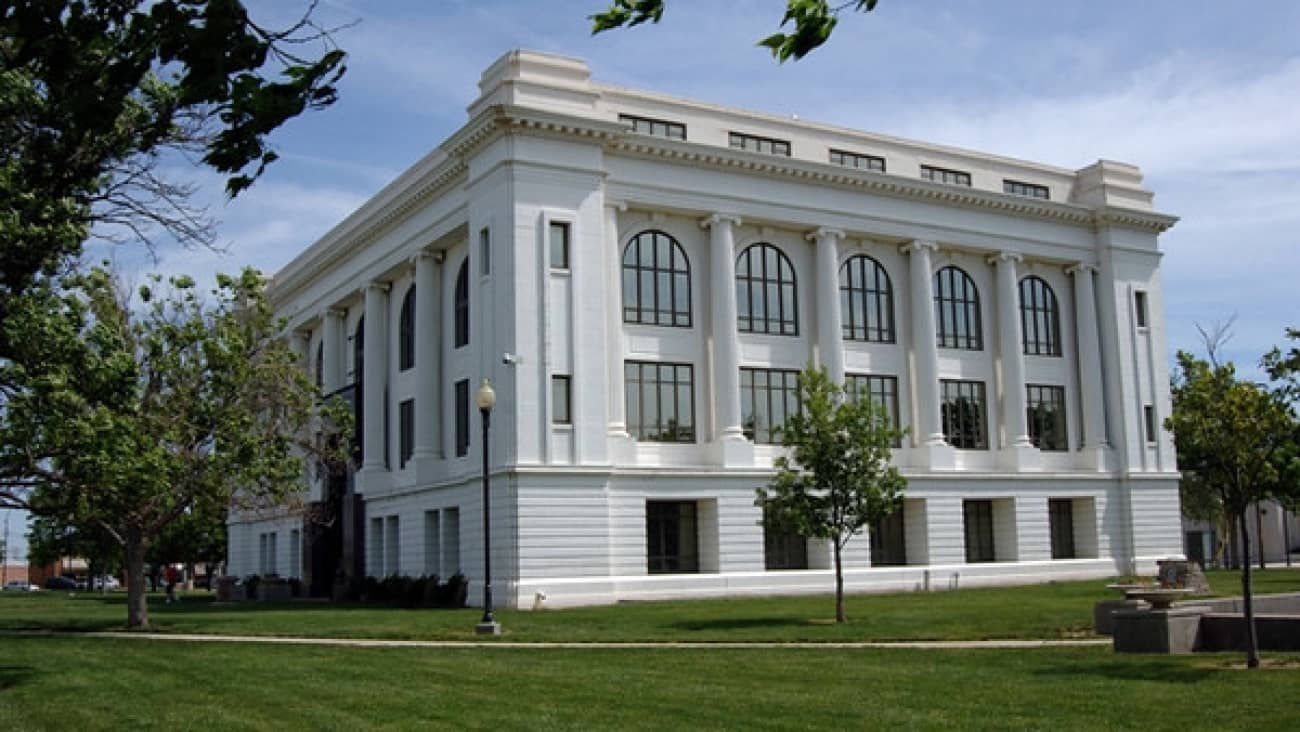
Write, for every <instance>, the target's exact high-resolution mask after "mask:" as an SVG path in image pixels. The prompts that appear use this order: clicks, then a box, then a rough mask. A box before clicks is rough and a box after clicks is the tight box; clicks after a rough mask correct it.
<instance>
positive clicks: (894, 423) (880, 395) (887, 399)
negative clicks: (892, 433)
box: [844, 373, 903, 447]
mask: <svg viewBox="0 0 1300 732" xmlns="http://www.w3.org/2000/svg"><path fill="white" fill-rule="evenodd" d="M864 389H865V393H866V394H867V395H868V396H870V397H871V400H872V401H873V402H875V403H876V404H878V405H880V406H882V407H884V408H885V411H886V412H888V413H889V418H890V422H891V425H890V426H891V427H893V428H894V429H898V428H899V416H898V414H899V413H898V377H897V376H892V375H889V374H866V373H848V374H845V375H844V392H845V395H846V396H847V397H848V398H849V399H854V400H856V399H859V398H860V397H861V395H862V394H863V392H864ZM902 446H903V441H902V438H901V437H900V438H899V439H897V440H894V447H902Z"/></svg>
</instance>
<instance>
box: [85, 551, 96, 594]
mask: <svg viewBox="0 0 1300 732" xmlns="http://www.w3.org/2000/svg"><path fill="white" fill-rule="evenodd" d="M86 592H87V593H92V594H93V593H94V592H95V560H94V559H93V558H91V557H86Z"/></svg>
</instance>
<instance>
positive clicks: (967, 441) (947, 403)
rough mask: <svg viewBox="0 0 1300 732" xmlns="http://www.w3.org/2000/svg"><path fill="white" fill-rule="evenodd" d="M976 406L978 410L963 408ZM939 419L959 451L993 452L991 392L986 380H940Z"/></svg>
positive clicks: (944, 434) (949, 440)
mask: <svg viewBox="0 0 1300 732" xmlns="http://www.w3.org/2000/svg"><path fill="white" fill-rule="evenodd" d="M963 403H974V405H975V408H974V409H965V410H963V409H961V408H960V407H961V405H962V404H963ZM939 416H940V422H941V424H942V426H943V436H944V439H946V440H947V441H948V444H949V445H952V446H953V447H954V448H956V449H958V450H987V449H989V410H988V390H987V388H986V387H985V384H984V382H983V381H972V380H963V379H940V380H939Z"/></svg>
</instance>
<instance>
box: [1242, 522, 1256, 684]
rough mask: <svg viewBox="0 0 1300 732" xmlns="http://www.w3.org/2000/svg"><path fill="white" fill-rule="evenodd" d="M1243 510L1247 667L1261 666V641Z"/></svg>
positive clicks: (1247, 533) (1243, 597)
mask: <svg viewBox="0 0 1300 732" xmlns="http://www.w3.org/2000/svg"><path fill="white" fill-rule="evenodd" d="M1248 526H1249V525H1248V524H1247V523H1246V512H1245V511H1244V510H1243V511H1242V512H1241V600H1242V604H1243V605H1245V608H1246V613H1245V615H1246V667H1247V668H1258V667H1259V641H1258V639H1257V638H1256V636H1255V606H1254V603H1253V602H1252V599H1251V592H1250V530H1249V528H1248Z"/></svg>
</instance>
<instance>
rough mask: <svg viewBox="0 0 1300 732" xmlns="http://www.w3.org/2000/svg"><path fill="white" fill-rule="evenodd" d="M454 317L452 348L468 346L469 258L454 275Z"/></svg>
mask: <svg viewBox="0 0 1300 732" xmlns="http://www.w3.org/2000/svg"><path fill="white" fill-rule="evenodd" d="M452 300H453V307H452V309H453V311H454V313H453V314H454V316H455V321H456V324H455V331H456V332H455V340H454V341H453V343H454V346H453V347H454V348H460V347H461V346H466V345H469V258H468V257H466V258H465V261H464V262H461V264H460V271H459V272H457V273H456V289H455V293H454V294H453V296H452Z"/></svg>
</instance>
